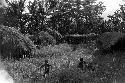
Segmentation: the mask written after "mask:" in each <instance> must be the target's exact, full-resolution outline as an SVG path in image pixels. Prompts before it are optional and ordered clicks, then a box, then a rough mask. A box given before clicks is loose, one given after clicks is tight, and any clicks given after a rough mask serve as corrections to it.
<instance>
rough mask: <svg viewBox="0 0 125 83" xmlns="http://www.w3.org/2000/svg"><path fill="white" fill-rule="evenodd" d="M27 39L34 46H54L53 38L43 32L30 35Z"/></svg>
mask: <svg viewBox="0 0 125 83" xmlns="http://www.w3.org/2000/svg"><path fill="white" fill-rule="evenodd" d="M29 38H30V39H31V40H32V41H33V42H34V44H35V45H38V46H39V47H43V46H47V45H55V44H56V40H55V39H54V37H53V36H51V35H50V34H49V33H47V32H44V31H41V32H40V33H38V34H36V35H31V36H30V37H29Z"/></svg>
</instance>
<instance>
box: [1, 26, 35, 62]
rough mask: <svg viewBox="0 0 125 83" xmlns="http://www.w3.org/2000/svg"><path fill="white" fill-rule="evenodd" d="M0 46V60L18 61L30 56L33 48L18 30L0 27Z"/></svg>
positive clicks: (29, 41)
mask: <svg viewBox="0 0 125 83" xmlns="http://www.w3.org/2000/svg"><path fill="white" fill-rule="evenodd" d="M0 38H1V42H0V46H1V48H2V49H1V57H2V58H13V59H15V60H19V59H20V58H24V57H23V56H28V57H29V56H31V51H32V50H33V49H35V46H34V45H33V43H32V42H31V40H28V39H27V38H26V37H25V36H24V35H22V34H21V33H20V32H19V31H18V30H16V29H15V28H12V27H6V26H1V27H0Z"/></svg>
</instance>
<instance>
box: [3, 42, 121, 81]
mask: <svg viewBox="0 0 125 83" xmlns="http://www.w3.org/2000/svg"><path fill="white" fill-rule="evenodd" d="M91 46H92V45H88V46H87V45H79V46H78V48H77V49H76V50H75V51H72V47H71V46H70V45H68V44H60V45H55V46H46V47H43V48H41V49H40V50H36V52H35V53H36V54H37V56H35V57H33V58H30V59H29V58H24V59H22V60H20V61H11V60H9V61H8V60H4V61H2V63H3V64H4V65H5V69H6V70H7V71H8V73H9V74H10V76H12V77H13V79H14V80H15V83H112V80H113V79H114V78H115V77H117V76H118V75H119V72H120V68H121V65H119V62H118V60H117V59H114V57H112V56H110V57H107V56H108V55H107V56H105V57H103V59H102V60H101V62H99V61H98V62H97V64H96V65H94V66H95V71H90V70H86V71H85V72H83V71H81V70H80V69H79V68H77V65H78V63H79V58H80V57H83V59H84V60H85V61H86V62H91V63H93V60H94V57H93V52H94V49H95V48H94V47H93V48H92V47H91ZM90 48H91V49H90ZM45 59H48V60H49V64H50V65H52V69H51V70H50V74H49V76H47V77H46V78H43V72H44V69H43V68H41V69H39V67H40V66H41V65H43V64H44V60H45Z"/></svg>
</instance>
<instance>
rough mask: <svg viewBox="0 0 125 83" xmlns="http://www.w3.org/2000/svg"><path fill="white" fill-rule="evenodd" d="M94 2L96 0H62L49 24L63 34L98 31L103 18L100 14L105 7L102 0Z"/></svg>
mask: <svg viewBox="0 0 125 83" xmlns="http://www.w3.org/2000/svg"><path fill="white" fill-rule="evenodd" d="M94 3H95V0H94V1H93V0H85V1H81V0H76V1H71V0H62V1H61V2H58V3H57V4H58V5H57V6H56V8H55V10H54V13H53V14H52V16H51V18H50V20H49V24H48V25H49V26H50V27H52V28H54V29H55V30H58V31H59V32H60V33H61V34H62V35H65V34H75V33H79V34H84V33H90V32H96V31H95V30H96V28H99V27H97V25H99V23H100V22H101V20H102V18H101V17H100V16H99V15H100V14H101V13H102V12H103V11H104V9H105V8H104V6H103V3H101V2H100V3H98V4H94Z"/></svg>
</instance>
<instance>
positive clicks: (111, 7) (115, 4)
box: [0, 0, 125, 19]
mask: <svg viewBox="0 0 125 83" xmlns="http://www.w3.org/2000/svg"><path fill="white" fill-rule="evenodd" d="M0 1H1V0H0ZM9 1H13V0H9ZM26 1H33V0H26ZM97 1H102V2H104V5H105V6H106V11H105V12H104V13H103V15H102V16H103V17H104V18H105V19H107V15H108V14H113V12H114V11H116V10H117V9H119V4H124V3H125V2H124V1H125V0H97Z"/></svg>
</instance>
